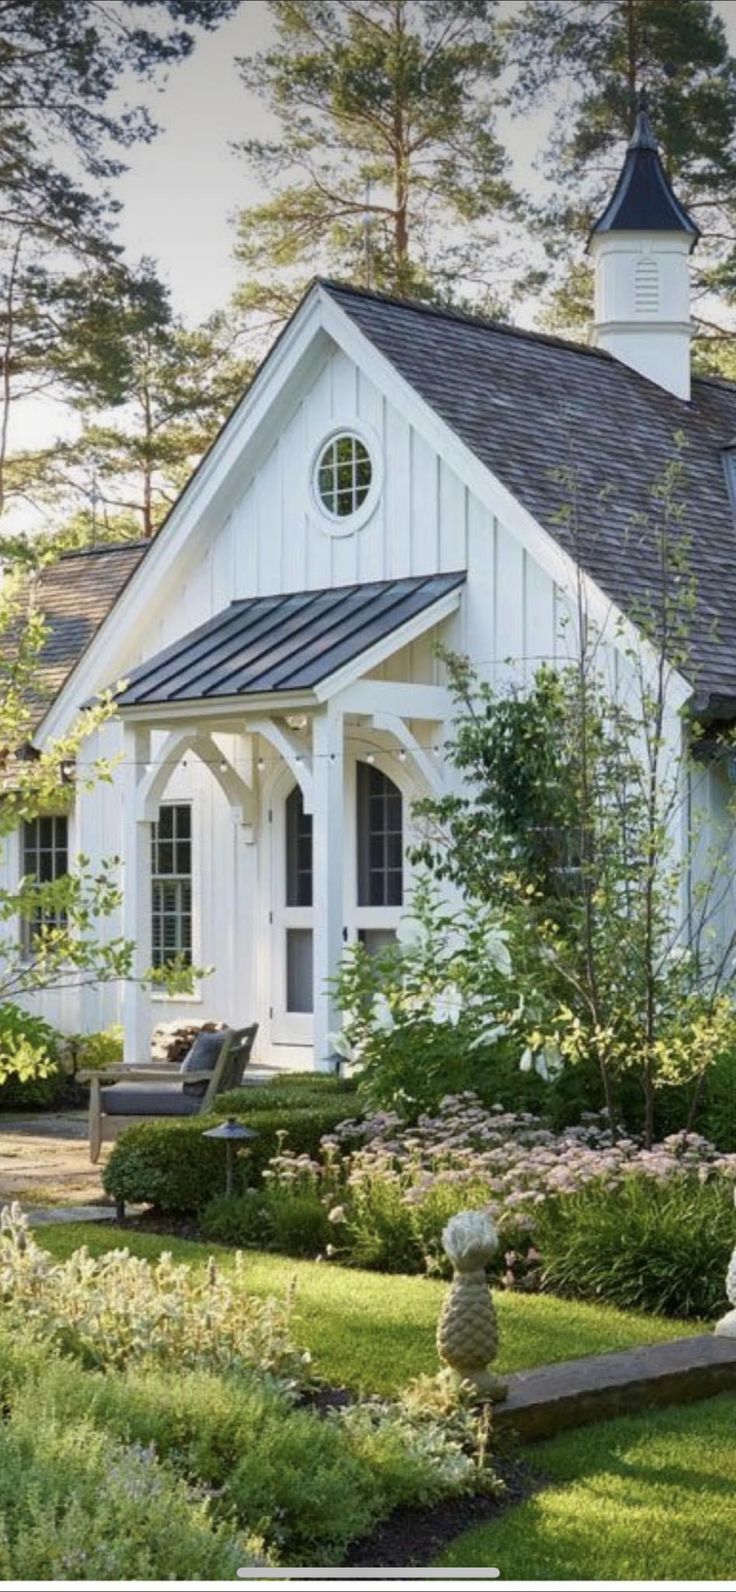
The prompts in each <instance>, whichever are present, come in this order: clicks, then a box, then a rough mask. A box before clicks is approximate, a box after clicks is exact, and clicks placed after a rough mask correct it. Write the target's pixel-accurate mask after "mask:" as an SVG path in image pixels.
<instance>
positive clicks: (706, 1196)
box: [535, 1176, 735, 1320]
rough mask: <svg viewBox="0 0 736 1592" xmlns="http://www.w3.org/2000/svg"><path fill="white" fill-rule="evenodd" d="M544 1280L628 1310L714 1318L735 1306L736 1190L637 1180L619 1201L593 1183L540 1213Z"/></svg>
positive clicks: (693, 1181) (690, 1181)
mask: <svg viewBox="0 0 736 1592" xmlns="http://www.w3.org/2000/svg"><path fill="white" fill-rule="evenodd" d="M535 1219H536V1223H537V1229H536V1232H537V1243H538V1246H539V1248H540V1249H541V1251H542V1255H543V1261H544V1283H545V1286H546V1287H548V1288H551V1289H553V1290H554V1291H555V1292H557V1293H561V1294H565V1295H568V1296H570V1297H572V1298H576V1299H591V1300H596V1299H602V1300H605V1301H606V1302H607V1303H609V1304H615V1305H618V1306H619V1307H620V1308H621V1309H624V1310H647V1311H651V1312H652V1313H653V1314H655V1315H667V1316H679V1317H682V1318H683V1319H687V1318H688V1317H705V1319H706V1320H709V1319H711V1320H712V1319H713V1317H715V1316H717V1315H719V1314H722V1313H723V1310H724V1309H725V1307H726V1297H725V1277H726V1268H727V1266H728V1260H729V1256H730V1253H731V1250H732V1248H733V1244H734V1237H735V1229H734V1212H733V1189H732V1187H731V1186H730V1185H729V1184H727V1183H724V1182H722V1181H719V1180H714V1181H713V1182H706V1183H703V1182H700V1181H699V1180H698V1179H697V1178H674V1177H672V1178H670V1179H669V1180H668V1181H667V1182H665V1183H663V1184H655V1183H653V1182H652V1181H651V1179H647V1178H641V1177H634V1176H632V1177H628V1178H627V1179H626V1180H625V1182H624V1184H623V1186H622V1187H621V1188H618V1189H617V1190H616V1192H615V1193H614V1194H613V1195H612V1194H611V1192H610V1191H609V1190H608V1189H607V1188H606V1187H605V1186H600V1185H597V1184H591V1185H589V1186H588V1187H587V1188H585V1189H582V1190H581V1191H580V1192H579V1193H577V1194H572V1195H565V1196H562V1197H560V1198H559V1199H553V1200H547V1202H546V1203H545V1204H544V1205H542V1206H539V1207H538V1208H537V1210H536V1212H535Z"/></svg>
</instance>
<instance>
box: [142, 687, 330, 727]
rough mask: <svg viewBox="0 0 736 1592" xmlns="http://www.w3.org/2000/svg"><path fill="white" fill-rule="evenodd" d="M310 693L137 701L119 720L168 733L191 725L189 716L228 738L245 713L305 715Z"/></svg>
mask: <svg viewBox="0 0 736 1592" xmlns="http://www.w3.org/2000/svg"><path fill="white" fill-rule="evenodd" d="M315 703H316V698H315V695H314V692H313V691H264V692H261V693H259V692H253V694H252V695H250V694H249V695H247V696H233V697H222V696H218V697H210V698H198V699H197V700H196V701H195V700H193V701H189V702H139V703H137V704H136V706H135V707H131V708H121V709H120V718H121V719H122V721H123V722H124V723H126V724H147V725H148V726H149V727H150V729H152V730H170V729H171V728H172V726H173V725H175V724H177V723H181V722H182V721H183V722H184V723H185V724H191V722H192V714H193V713H196V716H197V722H198V723H200V722H202V721H204V720H205V719H206V720H207V721H208V723H207V728H208V730H209V732H210V734H218V733H221V734H222V735H231V734H232V733H233V731H237V730H242V728H243V718H244V715H245V714H250V713H265V714H266V715H267V716H268V715H270V714H273V713H305V712H308V711H309V709H310V708H314V706H315Z"/></svg>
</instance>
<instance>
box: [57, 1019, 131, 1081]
mask: <svg viewBox="0 0 736 1592" xmlns="http://www.w3.org/2000/svg"><path fill="white" fill-rule="evenodd" d="M65 1048H66V1050H67V1052H68V1054H69V1055H70V1057H71V1058H72V1059H73V1064H74V1070H75V1072H77V1071H85V1072H97V1071H102V1070H104V1068H106V1067H117V1066H119V1065H120V1063H121V1062H122V1059H123V1030H122V1027H121V1025H120V1024H119V1023H112V1024H111V1025H110V1027H109V1028H102V1029H100V1030H99V1031H98V1032H97V1033H93V1034H70V1035H69V1036H68V1038H67V1040H66V1042H65Z"/></svg>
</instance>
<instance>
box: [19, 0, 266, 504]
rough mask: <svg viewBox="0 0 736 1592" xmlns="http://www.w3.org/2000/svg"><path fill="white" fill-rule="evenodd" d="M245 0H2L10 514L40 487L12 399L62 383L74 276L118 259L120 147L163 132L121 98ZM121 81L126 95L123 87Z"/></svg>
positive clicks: (54, 388)
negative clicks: (15, 449)
mask: <svg viewBox="0 0 736 1592" xmlns="http://www.w3.org/2000/svg"><path fill="white" fill-rule="evenodd" d="M236 4H237V0H128V3H127V4H126V5H118V4H99V3H98V0H3V4H2V5H1V6H0V151H1V154H0V512H2V510H3V508H5V507H6V506H7V505H8V504H9V503H10V502H12V501H13V499H14V498H18V497H20V498H23V497H24V496H25V495H26V493H27V489H28V486H29V483H28V481H27V478H26V476H25V474H24V472H23V470H22V468H21V469H19V470H16V468H15V466H14V464H13V463H10V464H9V459H8V455H9V447H10V440H11V418H12V415H13V412H14V408H15V405H16V404H17V403H19V402H21V401H22V400H23V399H24V398H27V397H28V396H32V395H33V394H35V393H39V392H41V391H43V392H49V391H53V392H54V393H56V394H58V393H59V392H60V391H62V389H63V375H64V372H63V368H62V365H61V358H60V351H61V349H62V348H63V347H64V346H65V343H66V340H67V331H68V326H69V320H70V317H71V316H73V314H74V310H75V304H74V290H73V286H72V279H73V277H74V276H75V275H76V274H78V273H80V272H81V273H88V272H92V273H93V274H94V273H95V272H96V271H98V270H99V269H100V267H101V266H104V267H106V268H109V266H110V264H111V262H112V261H113V260H114V259H115V257H116V253H117V251H116V248H115V245H114V242H113V238H112V226H113V223H114V218H115V212H116V205H115V203H114V201H113V199H112V198H111V195H110V192H109V185H110V182H111V181H112V180H113V179H114V178H115V177H116V176H117V175H118V174H119V173H120V172H121V171H122V170H123V163H122V160H121V155H122V154H123V153H124V151H125V150H126V148H128V147H130V146H131V145H132V144H134V143H135V142H136V141H139V140H144V141H146V140H148V139H150V138H152V137H153V136H154V134H155V132H156V131H157V129H156V126H155V123H154V122H153V120H152V119H151V117H150V116H149V115H148V113H147V112H146V111H145V110H143V109H142V108H141V107H136V106H135V105H129V104H126V103H125V102H124V101H122V100H121V99H120V97H119V90H120V87H121V84H124V85H125V87H126V88H128V87H129V85H130V83H131V82H135V80H136V79H139V80H140V79H149V78H151V77H152V76H154V75H155V74H157V73H161V72H165V71H166V70H167V69H168V68H170V67H171V66H172V65H174V64H175V63H176V62H177V61H180V60H182V59H183V58H184V57H186V56H187V55H189V54H190V53H191V50H192V49H193V47H194V34H193V33H192V32H191V26H192V25H199V26H202V27H205V28H212V27H214V26H216V25H217V23H218V22H219V21H221V20H222V19H223V18H225V17H226V16H227V15H228V14H229V13H231V12H232V11H233V10H234V8H235V5H236ZM116 91H118V97H116V98H113V96H114V95H115V92H116Z"/></svg>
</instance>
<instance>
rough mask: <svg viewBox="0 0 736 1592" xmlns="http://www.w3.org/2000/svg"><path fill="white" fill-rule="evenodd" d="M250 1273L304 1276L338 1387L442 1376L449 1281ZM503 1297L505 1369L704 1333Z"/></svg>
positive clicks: (67, 1232) (308, 1315)
mask: <svg viewBox="0 0 736 1592" xmlns="http://www.w3.org/2000/svg"><path fill="white" fill-rule="evenodd" d="M36 1238H37V1241H38V1243H39V1244H40V1245H41V1246H42V1248H44V1249H47V1250H49V1251H50V1252H51V1253H52V1254H54V1255H56V1256H57V1257H58V1258H59V1259H63V1258H64V1257H65V1256H67V1255H70V1254H71V1253H72V1251H73V1250H74V1249H78V1248H79V1247H80V1245H82V1244H86V1245H87V1247H88V1249H89V1251H90V1253H91V1254H93V1255H100V1254H103V1253H104V1252H105V1250H107V1249H113V1248H119V1247H122V1246H127V1247H128V1248H129V1249H130V1250H132V1252H133V1253H134V1254H136V1255H144V1256H147V1257H148V1258H150V1259H155V1258H156V1256H158V1255H160V1254H161V1252H162V1251H163V1250H170V1251H171V1252H172V1254H173V1255H174V1258H175V1259H177V1260H187V1261H193V1262H200V1263H201V1262H202V1261H203V1260H204V1259H205V1257H206V1256H207V1255H208V1254H210V1253H213V1254H215V1255H216V1256H217V1258H218V1259H219V1260H220V1261H221V1262H222V1263H223V1264H224V1265H231V1264H232V1260H233V1251H232V1250H229V1249H218V1248H217V1246H213V1245H204V1244H197V1243H191V1242H188V1241H186V1240H184V1239H175V1238H161V1237H159V1236H158V1235H153V1234H143V1233H136V1232H132V1231H130V1230H129V1229H127V1228H126V1229H124V1230H121V1229H119V1228H117V1229H116V1228H114V1227H109V1226H107V1225H105V1226H104V1227H101V1226H98V1225H95V1224H93V1223H89V1224H87V1225H83V1224H81V1223H80V1224H76V1223H74V1224H72V1223H70V1224H69V1225H64V1226H59V1227H45V1226H44V1227H43V1228H39V1229H38V1231H37V1233H36ZM246 1269H247V1275H248V1277H249V1280H250V1286H251V1288H252V1289H253V1292H254V1293H257V1294H264V1293H283V1291H284V1289H285V1288H286V1287H287V1285H288V1283H289V1281H290V1279H291V1278H292V1277H296V1279H297V1305H296V1314H297V1322H296V1333H297V1336H298V1338H299V1339H300V1341H301V1343H302V1344H303V1345H304V1347H306V1348H309V1349H310V1350H311V1353H312V1359H313V1364H314V1369H315V1371H316V1372H317V1374H318V1375H320V1376H322V1377H324V1378H325V1379H326V1380H327V1381H328V1382H330V1383H331V1384H332V1385H334V1386H346V1387H352V1388H355V1389H356V1390H359V1391H362V1392H369V1393H384V1394H388V1393H393V1392H395V1391H396V1390H397V1389H398V1388H400V1387H403V1386H404V1385H405V1384H406V1383H407V1382H408V1381H410V1380H411V1378H412V1377H414V1376H417V1375H419V1373H420V1372H423V1371H426V1372H429V1373H433V1372H435V1371H436V1370H437V1352H436V1349H435V1341H434V1339H435V1329H436V1325H437V1316H438V1314H439V1310H440V1305H441V1302H442V1300H443V1298H444V1296H445V1292H446V1284H444V1283H442V1282H435V1281H429V1280H427V1279H426V1278H422V1277H396V1276H391V1277H386V1276H382V1275H381V1274H380V1273H377V1272H368V1271H357V1270H348V1269H347V1268H344V1267H338V1266H331V1265H329V1264H327V1263H325V1262H319V1261H298V1260H289V1259H286V1258H285V1257H284V1256H282V1255H269V1254H264V1253H263V1252H261V1251H251V1250H248V1251H246ZM495 1298H496V1305H497V1309H498V1315H499V1319H500V1325H501V1354H500V1356H499V1361H498V1366H499V1369H500V1370H502V1371H517V1370H522V1369H525V1368H527V1367H530V1366H535V1365H546V1364H549V1363H550V1362H551V1361H554V1360H566V1359H570V1358H573V1357H575V1356H577V1355H583V1354H603V1353H606V1352H607V1351H609V1350H614V1349H628V1348H634V1347H637V1346H638V1345H640V1344H644V1343H659V1342H661V1341H662V1340H663V1339H667V1338H677V1337H682V1336H683V1335H685V1334H686V1333H693V1332H697V1331H698V1330H701V1329H700V1328H699V1325H698V1323H696V1322H688V1323H685V1322H679V1321H666V1320H663V1319H661V1318H657V1317H654V1316H643V1315H635V1314H633V1313H632V1314H630V1313H624V1312H622V1311H620V1310H614V1309H612V1308H611V1307H610V1306H600V1307H599V1306H597V1305H587V1304H580V1303H577V1302H572V1301H570V1300H563V1299H554V1298H552V1297H549V1296H546V1295H540V1294H537V1295H528V1294H518V1293H505V1294H504V1293H501V1294H496V1296H495Z"/></svg>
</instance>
